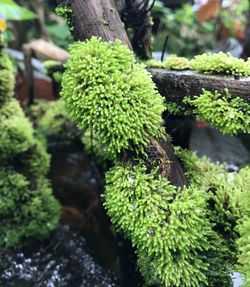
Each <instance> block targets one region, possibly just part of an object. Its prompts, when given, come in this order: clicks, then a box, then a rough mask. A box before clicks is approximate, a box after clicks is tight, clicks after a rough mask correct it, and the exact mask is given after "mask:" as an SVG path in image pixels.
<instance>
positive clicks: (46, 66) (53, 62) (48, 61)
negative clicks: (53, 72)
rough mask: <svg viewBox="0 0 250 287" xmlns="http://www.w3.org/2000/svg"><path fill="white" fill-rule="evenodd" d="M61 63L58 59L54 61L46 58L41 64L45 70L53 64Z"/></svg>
mask: <svg viewBox="0 0 250 287" xmlns="http://www.w3.org/2000/svg"><path fill="white" fill-rule="evenodd" d="M60 64H61V63H60V62H58V61H54V60H47V61H44V62H43V66H44V68H45V69H46V71H49V70H50V69H51V68H53V67H54V66H57V65H60Z"/></svg>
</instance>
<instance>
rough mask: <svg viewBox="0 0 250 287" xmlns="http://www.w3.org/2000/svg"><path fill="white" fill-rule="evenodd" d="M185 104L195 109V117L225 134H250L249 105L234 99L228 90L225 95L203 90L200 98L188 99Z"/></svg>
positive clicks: (237, 98) (241, 100) (239, 99)
mask: <svg viewBox="0 0 250 287" xmlns="http://www.w3.org/2000/svg"><path fill="white" fill-rule="evenodd" d="M184 102H185V103H188V104H190V105H191V106H192V107H193V114H194V115H197V116H199V117H200V118H201V119H203V120H205V121H208V122H209V123H210V124H211V125H212V126H214V127H216V128H218V129H219V130H220V131H222V132H223V133H229V134H236V133H238V132H245V133H249V132H250V106H249V104H248V103H247V102H245V101H244V100H243V99H241V98H239V97H236V98H233V97H232V95H231V94H230V93H229V92H228V91H227V90H225V93H224V94H220V93H219V92H218V91H215V92H211V91H206V90H203V93H202V94H201V95H200V96H196V97H195V98H194V99H190V98H186V99H185V101H184Z"/></svg>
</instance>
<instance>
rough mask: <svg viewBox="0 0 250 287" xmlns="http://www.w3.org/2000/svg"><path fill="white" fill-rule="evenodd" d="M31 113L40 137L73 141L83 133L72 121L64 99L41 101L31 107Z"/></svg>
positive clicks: (50, 139)
mask: <svg viewBox="0 0 250 287" xmlns="http://www.w3.org/2000/svg"><path fill="white" fill-rule="evenodd" d="M29 115H30V117H31V119H32V121H33V122H34V123H35V125H36V127H37V128H36V131H37V134H38V138H45V139H48V140H49V141H71V140H72V141H73V140H75V139H77V138H80V136H81V134H82V133H81V132H80V131H79V130H78V129H77V128H76V126H75V125H74V123H73V122H72V120H71V117H70V116H69V113H68V111H67V109H66V107H65V103H64V102H63V101H62V100H57V101H53V102H47V101H39V102H37V103H36V104H35V105H33V106H32V107H31V109H30V111H29ZM45 141H46V140H45Z"/></svg>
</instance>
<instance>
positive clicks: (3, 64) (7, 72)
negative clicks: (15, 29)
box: [0, 48, 15, 107]
mask: <svg viewBox="0 0 250 287" xmlns="http://www.w3.org/2000/svg"><path fill="white" fill-rule="evenodd" d="M12 70H13V68H12V64H11V61H10V59H9V58H8V56H7V54H6V52H5V51H3V50H1V48H0V107H1V106H2V105H3V104H4V102H6V101H8V100H10V99H11V97H12V96H13V95H14V93H13V90H14V85H15V77H14V74H13V71H12Z"/></svg>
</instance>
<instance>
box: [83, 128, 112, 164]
mask: <svg viewBox="0 0 250 287" xmlns="http://www.w3.org/2000/svg"><path fill="white" fill-rule="evenodd" d="M81 139H82V143H83V144H84V152H85V153H86V154H89V155H92V154H94V155H95V161H96V163H97V164H98V165H99V167H102V168H105V166H106V165H107V162H108V160H109V158H108V155H107V154H105V151H104V148H103V146H102V145H101V144H100V140H99V137H98V136H97V135H96V134H91V132H90V131H86V132H85V133H84V135H83V136H82V138H81Z"/></svg>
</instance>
